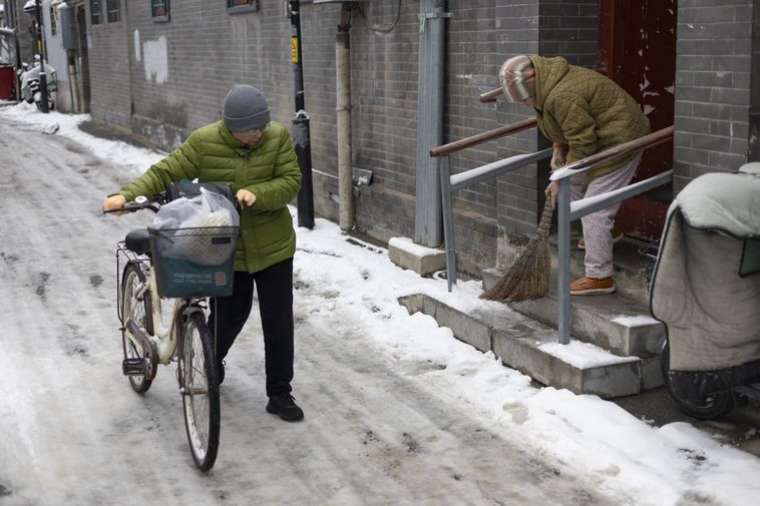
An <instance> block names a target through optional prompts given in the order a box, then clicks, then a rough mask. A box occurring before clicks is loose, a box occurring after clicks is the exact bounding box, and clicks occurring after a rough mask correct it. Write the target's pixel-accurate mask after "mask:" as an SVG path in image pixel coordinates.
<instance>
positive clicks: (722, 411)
mask: <svg viewBox="0 0 760 506" xmlns="http://www.w3.org/2000/svg"><path fill="white" fill-rule="evenodd" d="M661 358H662V360H661V365H662V377H663V380H664V381H665V386H667V388H668V392H669V393H670V396H671V397H672V398H673V400H674V401H675V402H676V405H678V408H679V409H680V410H681V411H683V412H684V413H685V414H687V415H689V416H691V417H693V418H697V419H699V420H715V419H716V418H720V417H722V416H725V415H727V414H728V413H730V412H731V410H733V409H734V405H735V398H734V393H733V390H732V389H731V388H730V387H729V386H728V385H726V390H724V391H720V392H716V393H712V394H709V395H706V396H704V397H701V398H700V397H699V396H698V395H695V396H693V397H692V396H687V395H685V394H684V393H680V392H679V391H678V389H676V388H674V385H673V384H672V382H671V380H672V377H671V375H670V343H669V342H667V341H666V342H665V347H664V348H663V350H662V355H661ZM696 390H697V389H696V388H695V389H694V391H696Z"/></svg>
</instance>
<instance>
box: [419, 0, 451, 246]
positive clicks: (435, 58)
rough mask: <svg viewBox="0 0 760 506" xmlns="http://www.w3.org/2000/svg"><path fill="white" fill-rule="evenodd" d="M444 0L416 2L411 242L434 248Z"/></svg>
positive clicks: (438, 238) (439, 235) (436, 241)
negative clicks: (434, 152)
mask: <svg viewBox="0 0 760 506" xmlns="http://www.w3.org/2000/svg"><path fill="white" fill-rule="evenodd" d="M448 16H449V14H447V13H446V0H421V1H420V14H419V18H420V37H419V40H420V43H419V63H418V67H419V76H418V84H417V172H416V197H417V198H416V208H415V222H414V242H416V243H418V244H422V245H424V246H429V247H436V246H438V245H440V244H441V240H442V233H441V232H442V218H441V191H440V184H441V182H440V179H439V175H438V164H439V163H440V162H439V159H438V158H431V157H430V149H431V148H433V147H435V146H439V145H440V144H441V143H442V141H443V87H444V79H443V76H444V73H443V68H444V58H445V54H444V51H445V42H446V38H445V35H446V31H445V30H446V25H445V18H446V17H448Z"/></svg>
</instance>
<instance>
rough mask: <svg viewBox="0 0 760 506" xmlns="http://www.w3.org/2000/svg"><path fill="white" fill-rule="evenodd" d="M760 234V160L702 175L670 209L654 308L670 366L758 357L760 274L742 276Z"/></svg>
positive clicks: (689, 367) (696, 367)
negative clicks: (747, 243)
mask: <svg viewBox="0 0 760 506" xmlns="http://www.w3.org/2000/svg"><path fill="white" fill-rule="evenodd" d="M751 238H760V164H747V165H746V166H744V167H742V169H741V172H740V173H738V174H729V173H711V174H705V175H703V176H700V177H698V178H697V179H695V180H693V181H692V182H691V183H689V184H688V185H687V186H686V187H685V188H684V189H683V190H682V191H681V193H679V195H678V197H677V198H676V200H675V201H674V202H673V204H672V205H671V207H670V209H669V211H668V220H667V225H666V228H665V232H664V233H663V239H662V244H661V247H660V254H659V257H658V260H657V266H656V271H655V277H654V279H653V281H652V293H651V309H652V314H653V316H654V317H655V318H657V319H658V320H661V321H662V322H664V323H665V324H666V325H667V327H668V338H669V342H670V367H671V369H673V370H679V371H706V370H714V369H723V368H727V367H732V366H737V365H741V364H744V363H746V362H749V361H752V360H758V359H760V273H759V274H754V275H749V276H746V277H740V276H739V265H740V263H741V261H742V252H743V250H744V239H751Z"/></svg>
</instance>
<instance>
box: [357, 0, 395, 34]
mask: <svg viewBox="0 0 760 506" xmlns="http://www.w3.org/2000/svg"><path fill="white" fill-rule="evenodd" d="M357 7H358V9H359V14H360V15H361V17H362V18H364V21H366V22H367V25H368V26H369V29H370V30H372V31H373V32H377V33H390V32H392V31H393V29H394V28H396V25H398V22H399V19H401V0H398V3H397V4H396V17H395V18H394V20H393V22H391V24H390V25H388V26H378V25H372V24H370V23H369V20H368V19H367V15H366V14H365V13H364V8H363V7H362V5H361V3H360V4H359V5H358V6H357Z"/></svg>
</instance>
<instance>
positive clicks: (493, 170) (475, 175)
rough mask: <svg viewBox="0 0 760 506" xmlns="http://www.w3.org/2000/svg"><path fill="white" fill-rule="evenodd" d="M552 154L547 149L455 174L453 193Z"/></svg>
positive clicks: (452, 177)
mask: <svg viewBox="0 0 760 506" xmlns="http://www.w3.org/2000/svg"><path fill="white" fill-rule="evenodd" d="M551 154H552V148H546V149H544V150H541V151H536V152H535V153H525V154H521V155H514V156H510V157H509V158H504V159H502V160H499V161H497V162H491V163H487V164H485V165H481V166H480V167H476V168H474V169H470V170H467V171H464V172H460V173H459V174H454V175H453V176H451V191H457V190H460V189H462V188H465V187H467V186H472V185H474V184H477V183H480V182H483V181H487V180H489V179H493V178H496V177H499V176H503V175H504V174H507V173H509V172H512V171H513V170H514V169H515V167H522V166H524V165H527V164H529V163H532V162H535V161H538V160H543V159H544V158H549V157H550V156H551Z"/></svg>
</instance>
